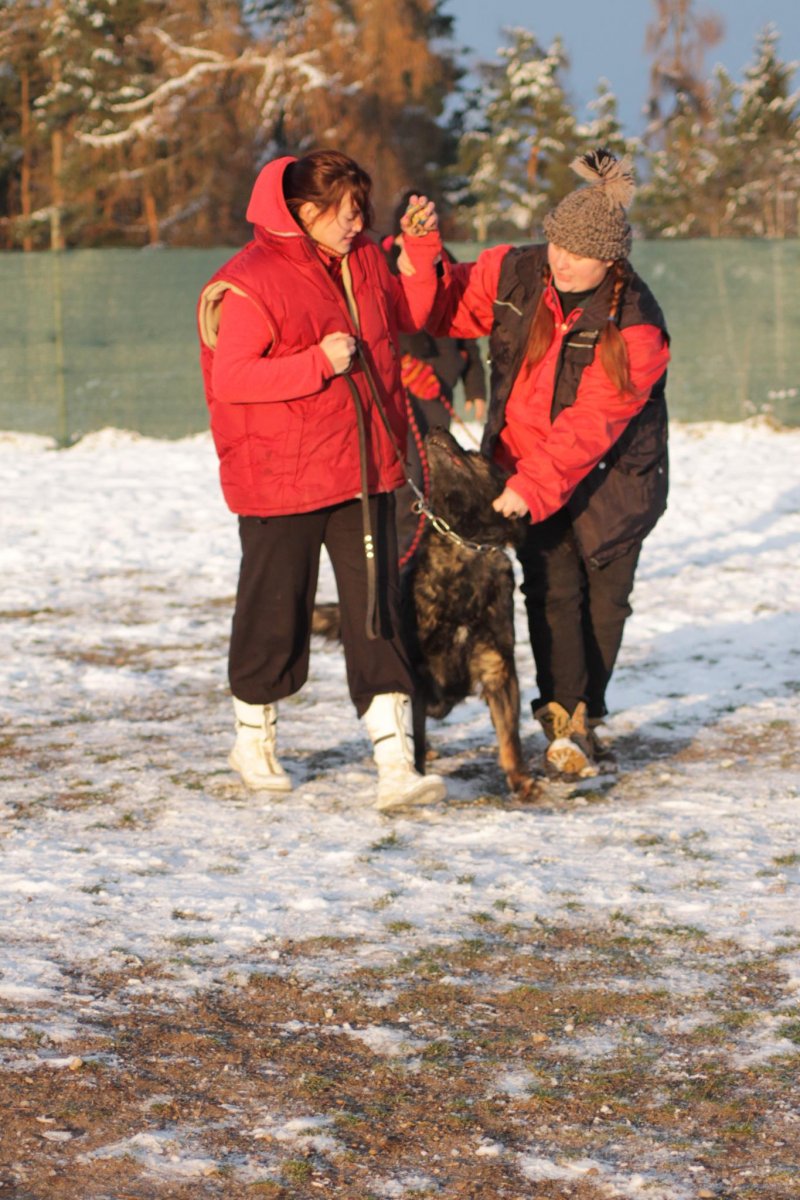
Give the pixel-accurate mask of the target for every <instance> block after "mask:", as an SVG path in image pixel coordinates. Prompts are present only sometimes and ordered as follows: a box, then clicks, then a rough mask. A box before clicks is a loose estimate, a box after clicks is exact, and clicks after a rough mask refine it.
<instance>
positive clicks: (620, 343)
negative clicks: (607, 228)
mask: <svg viewBox="0 0 800 1200" xmlns="http://www.w3.org/2000/svg"><path fill="white" fill-rule="evenodd" d="M613 271H614V286H613V288H612V292H611V305H610V307H609V311H608V320H607V321H606V327H605V329H604V330H603V332H602V333H601V334H600V342H599V344H598V351H599V354H600V362H601V364H602V366H603V369H604V371H605V373H606V375H607V376H608V378H609V379H610V380H611V382H612V383H613V385H614V387H616V388H618V389H619V391H621V392H628V393H630V392H631V391H632V387H631V372H630V364H629V362H628V350H627V347H626V345H625V339H624V338H623V336H622V334H621V333H620V331H619V325H618V324H617V322H618V321H619V314H620V309H621V307H622V295H623V292H624V291H625V287H626V285H627V283H628V280H629V279H630V276H631V269H630V265H629V263H628V260H627V259H625V258H618V259H617V260H616V261H615V263H614V266H613Z"/></svg>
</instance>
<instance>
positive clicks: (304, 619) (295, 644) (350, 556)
mask: <svg viewBox="0 0 800 1200" xmlns="http://www.w3.org/2000/svg"><path fill="white" fill-rule="evenodd" d="M370 513H371V521H372V535H373V539H374V543H375V548H376V568H377V595H378V610H379V611H378V626H379V631H380V632H379V635H378V637H377V638H375V639H374V640H370V639H369V638H368V637H367V632H366V612H367V568H366V559H365V556H364V543H363V529H362V518H361V503H360V501H358V500H351V501H348V502H347V503H345V504H337V505H333V506H332V507H330V508H324V509H320V510H318V511H316V512H310V513H296V514H292V515H290V516H284V517H240V518H239V536H240V539H241V543H242V561H241V567H240V571H239V587H238V590H237V594H236V609H235V611H234V615H233V627H232V631H231V643H230V654H229V660H228V676H229V680H230V685H231V691H232V692H233V694H234V696H236V697H237V698H238V699H239V700H244V701H245V702H246V703H248V704H270V703H272V702H273V701H275V700H281V699H283V698H284V697H286V696H291V695H293V694H294V693H295V692H297V691H299V690H300V688H301V687H302V686H303V684H304V683H305V681H306V679H307V678H308V660H309V649H310V640H311V617H312V613H313V611H314V599H315V596H316V591H317V578H318V575H319V560H320V551H321V548H322V546H325V548H326V550H327V552H328V556H329V557H330V560H331V564H332V566H333V571H334V574H335V576H336V586H337V589H338V592H339V605H340V611H341V627H342V644H343V647H344V655H345V664H346V668H347V683H348V687H349V690H350V696H351V697H352V700H353V703H354V704H355V706H356V711H357V713H358V715H359V716H363V714H364V713H365V712H366V710H367V708H368V707H369V704H370V701H371V700H372V698H373V696H377V695H379V694H381V693H383V692H403V693H404V694H406V695H410V694H411V693H412V691H413V687H412V682H411V671H410V667H409V664H408V659H407V656H406V652H405V649H404V647H403V643H402V641H401V639H400V635H399V628H400V627H399V587H398V569H397V536H396V531H395V510H394V496H393V495H390V494H385V493H384V494H382V495H380V496H372V497H371V498H370Z"/></svg>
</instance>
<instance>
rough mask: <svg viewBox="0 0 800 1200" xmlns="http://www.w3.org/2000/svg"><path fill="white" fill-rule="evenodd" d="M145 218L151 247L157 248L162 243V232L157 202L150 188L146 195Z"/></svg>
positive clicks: (146, 189) (146, 190)
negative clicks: (159, 224)
mask: <svg viewBox="0 0 800 1200" xmlns="http://www.w3.org/2000/svg"><path fill="white" fill-rule="evenodd" d="M144 216H145V220H146V222H147V230H148V234H149V237H150V245H151V246H157V245H158V243H159V242H160V241H161V236H160V231H159V227H158V213H157V211H156V200H155V196H154V195H153V193H152V192H151V191H150V188H145V193H144Z"/></svg>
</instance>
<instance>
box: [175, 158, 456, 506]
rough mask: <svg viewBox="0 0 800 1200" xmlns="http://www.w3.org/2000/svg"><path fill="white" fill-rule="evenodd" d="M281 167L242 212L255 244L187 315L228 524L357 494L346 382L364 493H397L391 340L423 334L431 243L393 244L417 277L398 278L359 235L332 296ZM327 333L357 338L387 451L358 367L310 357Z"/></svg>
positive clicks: (266, 175)
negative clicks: (196, 335) (403, 247)
mask: <svg viewBox="0 0 800 1200" xmlns="http://www.w3.org/2000/svg"><path fill="white" fill-rule="evenodd" d="M294 161H295V160H294V159H293V158H281V159H276V160H275V161H274V162H271V163H268V164H267V166H265V167H264V168H263V170H262V171H261V172H260V174H259V176H258V178H257V179H256V182H255V186H254V188H253V193H252V196H251V198H250V204H249V206H248V209H247V218H248V220H249V221H252V223H253V224H254V226H255V237H254V239H253V241H251V242H249V243H248V244H247V245H246V246H245V247H244V248H243V249H242V250H240V251H239V252H238V253H237V254H235V255H234V256H233V258H231V259H230V260H229V261H228V262H227V263H225V265H224V266H223V267H221V268H220V270H219V271H217V272H216V274H215V275H214V276H213V277H212V279H211V280H210V281H209V282H208V283H207V284H206V286H205V287H204V288H203V290H202V293H201V295H200V301H199V304H198V312H197V317H198V327H199V332H200V343H201V354H200V361H201V366H202V370H203V380H204V383H205V390H206V399H207V402H208V407H209V410H210V415H211V431H212V434H213V437H214V443H215V445H216V448H217V453H218V455H219V460H220V480H221V483H222V490H223V494H224V496H225V500H226V502H227V504H228V506H229V508H230V509H231V510H232V511H233V512H235V513H238V514H240V515H242V516H274V515H278V514H286V513H300V512H310V511H313V510H314V509H318V508H324V507H326V506H327V505H331V504H337V503H340V502H341V501H344V500H350V499H353V498H355V497H357V496H359V495H360V493H361V460H360V453H359V434H358V419H357V411H356V407H355V401H354V397H353V393H352V390H351V388H350V385H349V383H348V379H349V380H351V381H352V383H353V384H354V385H355V388H356V391H357V395H358V400H359V403H360V405H361V409H362V411H363V414H364V426H365V434H366V465H367V481H368V490H369V492H370V494H374V493H376V492H385V491H391V490H393V489H394V488H397V487H399V486H400V484H402V482H403V478H404V476H403V470H402V467H401V465H400V459H399V457H398V447H399V448H401V451H400V453H401V455H402V458H403V459H405V446H406V432H407V431H406V414H405V402H404V396H403V389H402V386H401V382H400V362H399V357H398V354H397V350H396V344H397V333H398V331H399V330H404V331H409V332H413V331H415V330H417V329H419V328H421V327H422V326H423V325H424V323H425V321H426V319H427V317H428V315H429V313H430V310H431V307H432V305H433V301H434V298H435V292H436V281H435V273H434V272H433V271H432V270H431V265H432V262H433V260H434V259H435V257H436V256H437V255H438V254H439V252H440V247H441V242H440V239H439V236H438V234H429V235H427V236H426V237H417V238H409V239H407V241H408V242H409V243H413V244H412V245H409V246H408V253H409V257H410V258H411V260H412V262H415V263H416V265H417V266H418V267H419V268H420V269H419V272H418V274H417V275H415V276H414V275H412V276H402V277H400V278H396V277H394V276H392V275H391V273H390V272H389V269H388V266H387V264H386V260H385V258H384V255H383V252H382V251H381V249H380V247H379V246H378V245H377V244H376V243H374V242H372V241H370V239H369V238H367V237H365V236H364V235H362V234H359V235H358V236H357V237H356V239H355V241H354V242H353V244H352V247H351V249H350V251H349V253H348V254H347V255H345V257H344V259H343V260H342V284H343V286H341V287H340V286H339V284H338V283H337V282H335V281H334V280H333V279H332V277H331V275H330V274H329V272H328V270H327V269H326V267H325V265H324V263H323V261H322V259H321V258H320V256H319V254H318V253H317V250H316V249H315V246H314V243H313V242H312V241H311V239H310V238H309V237H308V236H307V234H306V233H304V231H303V230H302V229H301V228H300V226H299V225H298V224H297V223H296V221H295V220H294V218H293V217H292V215H291V213H290V211H289V209H288V208H287V206H286V202H285V200H284V197H283V188H282V179H283V173H284V171H285V169H286V167H287V166H288V164H289V163H291V162H294ZM426 280H427V282H425V281H426ZM223 299H224V300H225V304H224V306H223ZM223 309H224V312H223ZM221 322H222V326H223V330H222V337H221V344H220V352H219V353H215V351H216V348H217V339H218V335H219V334H220V324H221ZM335 332H347V333H351V334H353V335H354V336H356V337H357V338H358V339H359V342H360V345H361V347H362V348H363V351H364V355H365V358H366V360H367V363H368V364H369V367H370V374H371V376H372V381H373V383H374V386H375V388H376V390H377V393H378V396H379V397H380V401H381V404H382V406H383V408H384V411H385V413H386V416H387V418H388V421H389V424H390V426H391V429H392V434H393V437H392V438H390V436H389V434H388V432H387V430H386V427H385V425H384V423H383V420H382V419H381V416H380V413H379V412H378V411H377V406H376V403H375V400H374V397H373V392H372V388H371V386H370V381H369V380H368V378H367V376H366V372H365V371H364V369H363V368H362V367H361V366H360V365H359V364H358V360H356V361H355V363H354V367H353V369H352V371H351V372H350V374H349V375H348V376H347V377H345V376H343V375H335V374H334V371H333V367H332V366H331V363H330V361H329V360H328V358H327V356H326V355H325V353H324V351H323V350H321V349H320V347H319V342H320V340H321V339H322V338H323V337H325V335H326V334H329V333H335Z"/></svg>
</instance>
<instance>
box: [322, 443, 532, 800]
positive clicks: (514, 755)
mask: <svg viewBox="0 0 800 1200" xmlns="http://www.w3.org/2000/svg"><path fill="white" fill-rule="evenodd" d="M425 448H426V452H427V458H428V463H429V466H430V480H431V494H430V497H429V501H428V504H429V508H430V511H431V512H432V513H433V515H434V517H436V518H438V519H439V521H440V522H441V521H444V522H446V523H447V525H448V526H449V527H450V529H451V530H452V531H453V533H454V534H456V535H457V537H456V538H455V539H454V538H451V537H448V536H447V535H446V534H445V533H442V532H440V530H438V529H437V528H436V526H435V525H434V524H433V523H432V522H431V521H430V520H426V522H425V525H424V527H423V530H422V534H421V537H420V541H419V546H418V548H417V551H416V553H415V555H414V557H413V559H412V560H411V562H410V563H409V565H408V567H407V568H406V569H405V571H404V572H403V575H402V579H401V596H402V608H401V612H402V621H403V637H404V640H405V643H406V646H407V649H408V652H409V655H410V657H411V661H412V664H413V667H414V670H415V672H416V675H417V682H418V690H417V694H416V697H415V699H414V705H413V713H414V745H415V750H416V759H417V764H416V765H417V769H418V770H424V764H425V749H426V742H425V718H426V716H427V715H430V716H432V717H438V718H441V717H446V716H447V714H448V713H449V712H450V710H451V709H452V708H453V707H454V706H455V705H456V704H459V703H460V702H461V701H462V700H464V699H466V697H467V696H470V695H473V694H475V693H479V694H480V695H481V696H483V698H484V700H485V701H486V703H487V704H488V706H489V712H490V714H491V717H492V724H493V725H494V728H495V733H496V735H497V750H498V759H499V761H500V765H501V767H502V768H503V770H504V771H505V773H506V778H507V780H508V786H509V788H510V790H511V792H512V793H513V794H514V795H515V796H516V797H518V798H521V799H526V800H527V799H531V798H533V796H534V794H535V791H536V785H535V784H534V781H533V780H532V779H531V776H530V773H529V771H528V769H527V767H526V765H525V761H524V759H523V756H522V747H521V745H520V739H519V707H520V699H519V682H518V680H517V669H516V664H515V661H514V571H513V568H512V565H511V562H510V560H509V558H508V556H507V555H506V554H505V552H504V549H503V548H504V547H505V546H513V545H515V544H516V543H517V541H518V540H519V539H520V538H521V537H522V536H523V535H524V525H523V524H522V522H520V521H509V520H508V519H507V518H506V517H501V516H500V515H499V514H498V513H496V512H495V511H494V509H493V508H492V501H493V500H494V499H495V497H496V496H499V495H500V493H501V492H502V490H503V487H504V481H505V480H504V475H503V472H502V471H501V470H500V468H499V467H497V466H496V465H495V464H494V463H492V462H490V461H489V460H488V459H486V458H484V457H483V455H481V454H478V453H477V452H476V451H474V450H464V449H463V448H462V447H461V446H460V445H459V444H458V442H457V441H456V440H455V438H454V437H453V436H452V435H451V434H450V433H448V432H447V430H445V429H438V428H434V429H432V430H431V431H430V432H429V433H428V435H427V437H426V438H425ZM464 543H473V544H477V545H479V546H480V547H481V549H476V548H474V545H469V544H467V545H465V544H464ZM312 630H313V632H314V633H317V634H320V635H321V636H323V637H327V638H338V637H339V636H340V623H339V605H338V604H317V605H316V606H315V609H314V619H313V624H312Z"/></svg>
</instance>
